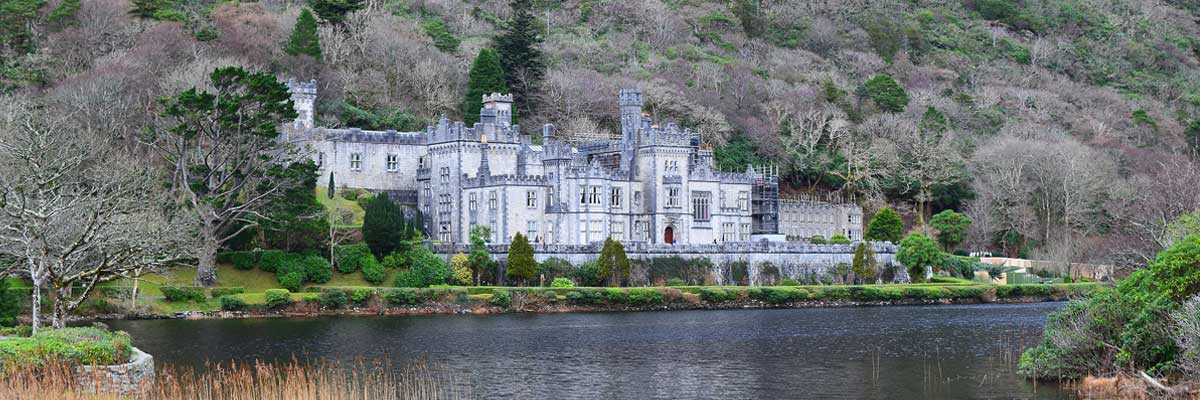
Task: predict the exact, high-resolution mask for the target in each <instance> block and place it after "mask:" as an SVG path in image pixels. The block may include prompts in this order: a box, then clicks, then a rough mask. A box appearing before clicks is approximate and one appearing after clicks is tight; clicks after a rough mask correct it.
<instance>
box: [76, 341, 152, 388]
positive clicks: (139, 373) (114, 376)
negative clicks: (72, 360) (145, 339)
mask: <svg viewBox="0 0 1200 400" xmlns="http://www.w3.org/2000/svg"><path fill="white" fill-rule="evenodd" d="M75 382H76V384H77V385H78V387H79V388H80V390H83V391H86V392H89V393H105V394H118V395H120V396H133V395H135V394H137V393H139V392H140V391H142V390H144V389H146V388H147V387H148V386H149V385H151V384H153V382H154V357H153V356H151V355H149V354H146V353H145V352H143V351H141V350H138V348H137V347H134V348H133V349H132V356H130V359H129V362H128V363H125V364H118V365H94V366H93V365H83V366H78V367H75Z"/></svg>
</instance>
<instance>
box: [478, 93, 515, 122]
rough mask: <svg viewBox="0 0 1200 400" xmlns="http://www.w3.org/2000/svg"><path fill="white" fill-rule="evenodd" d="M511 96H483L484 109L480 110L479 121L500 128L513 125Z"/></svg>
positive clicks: (498, 94)
mask: <svg viewBox="0 0 1200 400" xmlns="http://www.w3.org/2000/svg"><path fill="white" fill-rule="evenodd" d="M512 103H513V96H512V95H511V94H500V93H492V94H485V95H483V108H482V109H480V110H479V121H480V122H483V123H488V122H491V123H494V124H496V125H499V126H511V125H512Z"/></svg>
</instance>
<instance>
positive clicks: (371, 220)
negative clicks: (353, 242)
mask: <svg viewBox="0 0 1200 400" xmlns="http://www.w3.org/2000/svg"><path fill="white" fill-rule="evenodd" d="M366 212H367V213H366V215H365V216H364V217H363V226H362V236H363V241H364V242H366V243H367V246H368V247H370V248H371V253H373V254H375V257H376V258H383V257H384V256H387V255H388V254H392V252H395V251H396V249H398V248H400V247H401V244H402V242H403V241H404V239H405V237H404V236H405V228H404V210H403V209H401V208H400V205H398V204H396V203H395V202H393V201H392V199H389V198H388V196H387V193H380V194H378V195H375V197H374V198H372V199H371V201H370V202H368V203H367V207H366Z"/></svg>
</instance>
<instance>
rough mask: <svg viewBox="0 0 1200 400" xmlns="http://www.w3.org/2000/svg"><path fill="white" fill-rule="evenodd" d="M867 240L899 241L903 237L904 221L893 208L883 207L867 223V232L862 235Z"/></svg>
mask: <svg viewBox="0 0 1200 400" xmlns="http://www.w3.org/2000/svg"><path fill="white" fill-rule="evenodd" d="M864 236H865V238H866V239H867V240H869V241H882V242H892V243H897V242H900V239H901V238H903V237H904V221H903V220H901V219H900V214H897V213H896V211H895V210H892V209H891V208H888V207H884V208H881V209H880V210H879V212H876V213H875V216H874V217H871V222H870V223H868V224H867V233H866V234H865V235H864Z"/></svg>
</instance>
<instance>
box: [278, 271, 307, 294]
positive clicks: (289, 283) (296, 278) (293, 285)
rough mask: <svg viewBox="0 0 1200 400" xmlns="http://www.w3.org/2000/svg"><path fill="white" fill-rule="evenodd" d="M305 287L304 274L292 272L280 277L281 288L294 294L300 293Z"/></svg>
mask: <svg viewBox="0 0 1200 400" xmlns="http://www.w3.org/2000/svg"><path fill="white" fill-rule="evenodd" d="M303 285H304V273H303V272H299V271H292V272H289V273H286V274H284V275H283V276H280V277H279V286H283V288H284V289H287V290H289V291H293V292H299V291H300V288H301V286H303Z"/></svg>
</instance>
